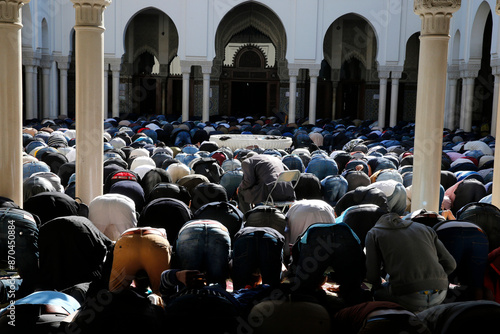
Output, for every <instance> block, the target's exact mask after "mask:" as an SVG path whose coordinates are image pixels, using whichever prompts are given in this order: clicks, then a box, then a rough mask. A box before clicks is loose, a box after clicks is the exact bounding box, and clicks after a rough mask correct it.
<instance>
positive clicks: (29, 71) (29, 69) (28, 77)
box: [24, 65, 35, 119]
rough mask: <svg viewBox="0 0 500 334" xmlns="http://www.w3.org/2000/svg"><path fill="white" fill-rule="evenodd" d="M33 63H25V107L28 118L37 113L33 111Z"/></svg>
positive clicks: (33, 116)
mask: <svg viewBox="0 0 500 334" xmlns="http://www.w3.org/2000/svg"><path fill="white" fill-rule="evenodd" d="M33 71H34V66H33V65H24V92H25V94H26V96H25V101H26V104H25V109H26V115H25V117H26V119H33V118H35V114H34V113H33V103H34V98H33V79H34V78H33Z"/></svg>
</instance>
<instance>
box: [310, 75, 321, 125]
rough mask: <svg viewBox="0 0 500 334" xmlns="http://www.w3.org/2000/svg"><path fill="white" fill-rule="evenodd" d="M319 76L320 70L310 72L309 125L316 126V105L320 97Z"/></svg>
mask: <svg viewBox="0 0 500 334" xmlns="http://www.w3.org/2000/svg"><path fill="white" fill-rule="evenodd" d="M318 76H319V70H312V69H310V70H309V77H310V80H311V82H310V88H309V124H316V105H317V101H316V100H317V96H318Z"/></svg>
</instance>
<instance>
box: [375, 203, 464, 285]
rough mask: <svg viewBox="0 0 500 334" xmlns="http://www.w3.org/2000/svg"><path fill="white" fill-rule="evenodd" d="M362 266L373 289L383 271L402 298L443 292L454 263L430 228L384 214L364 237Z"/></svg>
mask: <svg viewBox="0 0 500 334" xmlns="http://www.w3.org/2000/svg"><path fill="white" fill-rule="evenodd" d="M366 267H367V268H366V269H367V279H368V281H369V282H371V283H372V284H373V285H374V288H375V289H376V288H377V287H379V286H380V284H381V274H382V273H381V270H380V269H381V268H383V269H384V271H385V272H386V273H387V274H389V275H390V279H389V281H390V284H391V288H392V292H393V293H394V294H395V295H405V294H409V293H413V292H418V291H422V290H445V289H447V288H448V284H449V282H448V275H449V274H450V273H451V272H452V271H453V270H455V267H456V262H455V259H454V258H453V257H452V256H451V254H450V253H449V252H448V250H447V249H446V248H445V247H444V245H443V243H442V242H441V241H440V240H439V239H438V237H437V234H436V232H435V231H434V230H433V229H432V228H431V227H428V226H425V225H423V224H420V223H416V222H413V221H411V220H403V219H401V218H400V217H399V215H397V214H395V213H388V214H385V215H383V216H382V217H380V219H379V220H378V221H377V223H376V224H375V226H374V227H373V228H372V229H371V230H370V231H369V232H368V234H367V235H366Z"/></svg>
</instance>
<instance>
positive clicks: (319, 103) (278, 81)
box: [0, 0, 500, 202]
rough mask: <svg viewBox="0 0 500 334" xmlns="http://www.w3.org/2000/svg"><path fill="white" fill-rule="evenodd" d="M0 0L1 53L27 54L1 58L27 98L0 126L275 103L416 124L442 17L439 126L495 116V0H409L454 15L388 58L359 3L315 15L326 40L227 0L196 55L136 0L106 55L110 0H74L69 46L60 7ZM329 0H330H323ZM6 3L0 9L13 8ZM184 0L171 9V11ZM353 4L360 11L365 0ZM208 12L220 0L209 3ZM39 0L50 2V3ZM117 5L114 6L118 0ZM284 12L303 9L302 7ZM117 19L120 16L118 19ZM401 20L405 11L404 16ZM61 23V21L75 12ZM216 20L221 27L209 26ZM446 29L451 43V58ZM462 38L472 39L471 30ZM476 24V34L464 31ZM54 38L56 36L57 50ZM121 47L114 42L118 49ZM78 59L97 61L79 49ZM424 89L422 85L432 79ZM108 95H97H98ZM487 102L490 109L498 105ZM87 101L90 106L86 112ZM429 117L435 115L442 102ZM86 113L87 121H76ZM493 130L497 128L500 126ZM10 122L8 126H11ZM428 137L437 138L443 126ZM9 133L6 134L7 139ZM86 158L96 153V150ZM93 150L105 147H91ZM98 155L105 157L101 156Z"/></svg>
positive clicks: (403, 41)
mask: <svg viewBox="0 0 500 334" xmlns="http://www.w3.org/2000/svg"><path fill="white" fill-rule="evenodd" d="M0 2H2V3H5V4H6V5H7V4H8V5H9V6H8V9H9V13H8V14H9V15H7V13H6V12H5V13H3V14H2V12H0V14H2V20H3V21H2V23H3V26H2V27H3V29H5V30H6V32H5V34H3V38H4V39H6V38H7V37H6V36H11V39H12V40H8V41H7V40H6V41H4V42H5V43H4V44H2V45H12V46H16V48H15V49H14V48H12V49H10V48H9V49H6V50H3V51H2V53H1V54H2V57H3V58H2V59H14V60H16V59H19V60H21V59H22V63H21V61H20V62H19V63H16V66H12V67H11V68H6V70H5V73H3V74H2V75H4V76H5V77H8V78H9V83H11V82H12V81H13V80H15V79H11V78H12V77H16V73H17V72H16V73H14V72H15V71H18V70H19V73H21V75H20V78H18V79H19V81H20V82H19V83H17V82H12V85H9V87H7V88H6V86H7V85H2V86H3V87H4V88H3V89H4V90H5V91H2V95H4V96H11V95H12V96H20V97H21V99H20V101H17V100H16V101H13V100H12V99H4V100H5V101H3V102H2V103H7V104H8V105H5V106H2V113H4V111H5V113H7V114H8V115H7V116H4V117H5V119H4V120H5V122H4V123H9V125H10V126H11V127H15V126H16V124H17V123H16V122H18V123H19V120H16V122H13V121H12V120H11V119H10V118H8V116H9V115H10V113H11V112H14V111H16V110H20V111H19V115H22V112H24V115H25V119H31V118H41V119H43V118H53V117H57V116H58V115H68V116H70V117H72V116H75V115H76V118H77V124H82V125H81V126H82V128H84V129H88V127H90V125H91V124H94V123H93V122H91V121H95V120H96V119H99V118H100V117H98V116H99V115H98V114H95V115H94V114H91V112H90V111H91V110H93V109H95V110H96V113H97V112H98V111H99V112H100V111H101V110H104V111H105V115H106V116H118V115H120V114H128V113H138V114H149V113H161V114H165V115H167V116H168V117H169V118H170V119H177V118H178V117H179V116H181V118H182V120H186V119H188V118H189V117H190V116H194V117H198V118H201V119H203V120H206V119H208V118H209V116H211V115H224V114H226V115H239V114H243V113H252V114H255V115H271V114H273V113H275V112H280V113H283V114H285V115H288V116H289V119H288V121H289V122H294V121H295V119H296V118H307V117H309V122H311V123H314V122H315V121H316V120H317V119H318V118H339V117H351V118H364V119H374V120H375V119H376V120H378V123H379V126H381V127H384V126H387V125H389V126H394V125H396V124H397V122H398V121H400V120H408V121H413V119H416V121H417V123H418V120H419V103H420V106H421V108H423V107H422V104H423V103H427V100H428V99H427V100H423V99H420V100H419V96H420V97H421V96H422V94H418V92H417V87H419V88H421V87H422V85H423V83H422V79H427V78H426V77H422V73H424V72H425V70H429V69H430V68H432V66H433V65H434V64H431V63H432V61H430V60H427V59H424V60H423V58H422V55H423V54H424V55H426V56H427V54H425V52H424V51H423V50H427V49H426V47H429V44H427V45H424V40H425V41H426V42H428V39H427V37H428V35H429V30H432V29H440V28H443V30H442V31H441V30H440V31H439V32H438V35H439V36H440V38H441V37H442V41H441V40H440V42H442V43H441V44H439V50H441V51H442V54H439V57H438V56H436V58H437V59H439V60H440V61H443V59H444V61H443V62H442V63H441V68H439V69H438V70H437V71H436V75H437V76H440V75H441V74H442V71H444V77H445V78H444V81H443V82H441V81H439V82H437V81H436V82H435V83H434V82H430V83H428V84H429V85H431V84H432V85H434V84H436V85H437V84H439V85H440V86H438V87H437V88H436V90H435V91H431V92H430V93H432V94H442V95H439V96H436V97H435V98H436V100H435V101H434V102H435V103H434V104H435V107H436V108H437V107H439V108H440V109H439V110H441V107H442V109H445V110H446V119H444V122H445V126H447V127H450V128H457V127H461V128H463V129H464V130H465V131H470V130H471V129H472V126H478V125H481V123H482V122H483V121H484V120H488V121H489V119H491V121H492V123H494V124H496V119H495V118H496V110H497V102H496V101H498V100H499V98H498V92H497V90H498V89H497V88H498V87H500V86H498V82H500V70H498V69H499V68H500V66H499V65H500V62H499V61H498V58H497V57H496V53H494V52H492V51H491V50H490V49H492V48H493V47H497V45H496V44H497V41H492V36H497V33H498V32H497V31H495V30H494V28H495V29H498V24H497V21H498V20H497V19H498V18H496V17H495V19H493V18H492V16H493V15H492V9H491V8H496V9H497V11H498V9H499V7H498V6H499V5H498V4H497V7H494V5H492V4H491V3H490V2H492V0H491V1H482V2H481V4H480V5H479V7H477V6H474V9H473V10H474V11H475V12H474V13H472V12H470V13H469V12H467V15H469V16H470V17H471V19H472V20H470V21H471V22H472V26H469V24H468V23H467V25H460V24H458V23H456V24H453V25H450V20H451V17H452V16H453V14H454V13H455V12H456V11H457V10H458V9H459V8H460V1H458V0H457V1H448V2H437V1H433V2H430V3H431V5H429V6H428V5H425V6H424V5H422V3H423V2H422V1H417V0H415V2H414V5H415V7H414V8H413V7H412V8H411V9H409V6H407V5H404V10H405V12H404V13H403V12H402V11H401V12H400V15H401V17H403V16H404V15H407V14H408V11H414V12H415V13H416V14H418V15H420V19H421V20H423V21H424V23H426V22H427V21H429V20H440V19H442V20H446V22H445V23H446V24H444V25H438V26H432V25H427V24H423V25H422V26H421V27H422V31H421V33H420V36H419V35H418V34H413V35H412V34H409V35H408V36H407V35H405V34H400V35H398V36H399V39H400V41H399V53H400V57H399V58H390V59H389V58H388V57H386V56H380V54H381V53H388V52H389V51H390V50H389V49H388V45H395V43H393V41H391V42H390V43H389V42H388V41H387V38H388V36H389V33H390V31H388V29H387V27H388V25H385V26H384V27H380V24H377V22H375V21H376V20H374V18H373V17H367V16H366V15H364V16H363V15H361V14H359V15H358V14H356V11H353V12H349V11H347V12H346V13H344V14H342V15H340V16H335V15H334V13H333V12H332V9H331V8H330V7H328V10H329V11H330V12H329V14H330V15H319V14H318V15H319V16H318V18H319V17H320V16H321V19H322V20H326V21H327V22H322V25H323V26H324V27H326V26H328V23H329V22H330V21H331V24H330V25H329V28H328V29H327V31H326V32H325V33H324V35H323V36H321V37H319V35H320V34H321V35H322V34H323V32H322V31H323V26H322V27H321V29H320V24H318V25H317V27H316V29H309V31H307V33H306V34H304V35H300V33H297V31H299V30H300V26H299V25H297V26H295V27H294V28H293V29H295V31H292V30H293V29H291V28H292V27H291V26H293V23H291V22H290V20H289V19H290V18H288V17H287V18H285V17H284V15H288V14H285V12H284V11H283V9H282V8H281V7H280V6H279V5H275V7H276V8H278V7H279V8H281V9H280V10H281V12H279V13H280V15H278V14H277V13H278V12H275V11H274V10H273V9H271V8H272V7H273V6H274V4H273V6H271V4H269V5H267V4H266V1H261V2H259V3H256V2H248V1H242V2H239V1H236V2H235V4H236V3H238V4H237V5H235V6H234V7H232V8H229V9H228V8H227V7H231V5H227V6H226V9H228V10H225V9H224V10H223V13H224V15H221V16H220V17H221V18H222V19H221V20H220V21H217V20H219V19H220V17H219V16H217V20H216V21H214V22H219V23H216V27H213V29H212V30H209V31H208V32H209V34H208V41H209V43H210V46H209V47H208V48H207V49H208V52H205V56H204V53H203V52H200V53H198V54H197V53H196V52H194V53H192V56H191V54H189V55H187V54H186V53H185V51H186V50H185V45H184V44H183V43H186V41H185V40H181V39H180V37H179V36H183V37H182V38H186V36H188V35H189V34H186V32H185V30H186V27H185V26H182V25H181V21H180V20H181V17H182V15H179V14H178V13H176V12H175V11H172V13H171V16H170V15H168V14H167V13H166V12H164V11H161V10H159V9H157V8H153V7H150V8H146V9H141V8H140V6H134V7H133V8H137V9H138V10H137V12H136V13H135V14H133V13H128V14H127V15H129V16H127V17H131V18H130V19H129V20H128V22H127V23H126V25H125V26H124V27H123V26H121V25H120V24H121V23H120V24H117V25H115V27H114V28H116V27H119V29H116V30H117V31H116V32H115V36H118V35H119V34H122V36H123V45H124V48H123V49H122V48H121V47H118V48H114V50H115V53H114V54H113V53H111V54H108V53H105V51H104V48H103V44H104V43H103V35H104V28H105V24H104V21H103V13H104V12H105V9H106V7H108V6H111V3H112V1H111V0H93V2H92V3H93V5H89V3H88V2H85V1H81V0H71V3H73V5H74V10H75V12H76V14H77V15H76V16H75V17H76V24H75V26H74V34H73V37H72V38H73V43H72V44H73V46H72V47H71V48H70V50H69V51H68V50H67V49H66V47H62V48H61V47H60V46H59V44H60V42H58V43H59V44H56V43H55V42H54V41H53V39H54V38H55V37H54V36H56V35H57V36H59V34H58V33H54V30H57V29H54V24H53V22H54V21H57V20H58V19H55V18H54V16H53V15H52V16H50V15H46V17H45V18H43V19H42V20H41V21H38V19H39V18H38V15H39V14H40V13H41V12H36V11H35V12H33V13H32V12H30V8H32V6H31V4H30V5H26V4H28V3H29V2H30V1H29V0H8V1H6V0H0ZM36 3H37V4H36V5H34V7H33V8H39V7H42V6H44V5H43V2H36ZM199 3H200V4H202V3H203V4H205V5H206V6H207V8H208V7H210V6H211V5H210V4H209V3H210V2H207V3H204V2H203V1H200V2H199ZM469 3H470V4H471V3H472V2H469ZM22 4H25V7H26V8H27V10H26V11H22V16H21V15H20V14H21V10H20V7H21V5H22ZM297 4H298V6H299V5H300V6H302V7H300V8H302V9H304V10H305V9H307V8H309V7H307V8H306V6H305V3H304V2H303V1H299V2H297ZM321 4H322V6H324V7H325V8H327V5H328V3H327V2H324V3H323V2H321ZM59 6H60V7H65V9H64V10H66V13H67V10H68V6H67V4H63V5H59ZM186 6H188V5H186ZM56 7H57V5H56ZM2 8H3V10H5V8H7V7H5V6H4V7H2ZM120 8H122V7H120ZM179 8H180V7H176V10H179ZM297 8H299V7H297ZM353 8H354V7H353ZM356 8H357V9H358V10H359V11H362V9H361V8H358V7H356ZM377 8H378V7H377ZM123 9H124V7H123V8H122V10H123ZM210 9H211V10H216V11H217V10H218V9H217V8H215V7H214V8H212V7H210ZM45 10H46V11H48V12H49V13H50V9H49V8H46V9H45ZM436 10H444V11H445V12H446V13H448V14H449V15H448V16H446V17H444V18H437V17H436V16H435V14H436ZM467 10H468V9H467ZM318 11H319V8H318ZM318 11H316V12H318ZM313 12H314V11H313ZM462 12H463V10H462ZM82 13H84V14H85V13H86V15H82ZM364 13H365V14H366V11H364ZM423 13H425V14H430V15H429V16H426V15H424V14H423ZM10 14H14V15H10ZM114 14H115V15H120V14H119V13H118V12H117V11H116V12H115V13H114ZM130 14H132V15H131V16H130ZM412 14H413V13H412ZM41 16H43V13H42V14H41ZM281 17H283V21H282V18H281ZM290 17H294V18H295V19H297V17H298V16H297V15H295V16H294V15H291V16H290ZM25 19H26V22H28V24H27V26H31V27H30V28H27V29H26V34H24V32H23V35H21V30H22V29H21V27H22V25H21V22H22V21H23V20H25ZM114 19H115V20H116V19H117V18H116V16H115V17H114ZM405 19H408V20H410V19H409V18H408V16H406V17H405ZM174 20H175V21H174ZM87 21H88V22H87ZM58 22H59V21H58ZM455 22H458V21H455ZM59 23H60V24H61V25H62V26H64V27H66V26H67V23H62V22H59ZM378 23H379V22H378ZM403 24H404V23H402V24H401V26H403ZM412 24H413V23H412ZM65 25H66V26H65ZM451 26H453V30H452V31H450V27H451ZM285 27H286V29H285ZM407 27H408V26H407ZM469 28H471V29H469ZM30 29H31V30H30ZM122 29H123V31H121V30H122ZM384 29H385V30H384ZM34 30H36V32H35V31H34ZM445 30H446V31H445ZM465 30H467V31H465ZM23 31H24V30H23ZM179 31H181V32H182V34H180V33H179ZM214 31H215V34H214V35H213V36H211V34H212V33H213V32H214ZM408 31H410V32H415V31H416V29H414V28H410V29H409V30H408ZM12 32H15V34H12ZM309 33H310V34H309ZM384 33H385V35H384ZM287 34H292V35H293V36H287ZM30 35H31V36H30ZM449 35H451V39H450V40H451V41H452V43H451V45H452V47H451V48H450V51H449V53H450V56H449V57H448V40H449ZM464 35H467V38H465V39H464ZM469 35H471V36H472V37H471V38H469V37H468V36H469ZM0 36H1V35H0ZM12 36H17V37H18V38H12ZM67 36H70V34H69V33H68V35H67ZM303 36H315V37H316V41H315V43H309V44H308V43H304V44H303V45H314V44H319V43H317V41H319V40H320V38H322V42H323V50H322V51H323V54H322V56H321V55H320V54H321V50H315V51H316V56H311V54H312V53H307V52H301V50H298V49H297V47H296V45H295V44H297V41H299V40H300V39H301V38H302V37H303ZM59 37H60V36H59ZM479 37H480V38H479ZM61 38H62V39H64V38H66V37H61ZM212 38H213V39H212ZM69 39H70V40H71V38H69ZM463 40H465V41H466V43H470V50H468V49H467V50H466V51H465V53H466V57H465V58H464V50H465V49H466V48H469V45H467V46H466V47H463V46H461V43H462V41H463ZM445 42H446V44H445ZM16 43H18V44H16ZM436 43H437V42H436ZM35 44H36V45H35ZM54 45H58V46H57V48H56V49H54ZM17 46H19V48H17ZM79 46H80V47H79ZM191 47H192V45H191ZM83 49H84V50H83ZM318 49H319V48H318ZM79 50H80V51H79ZM116 50H120V53H119V54H118V52H117V51H116ZM416 50H419V52H420V55H418V56H417V52H415V51H416ZM54 51H57V52H56V53H54ZM121 51H124V52H123V53H122V52H121ZM191 51H193V50H191ZM195 51H196V50H195ZM405 51H406V52H405ZM434 51H436V50H433V52H434ZM441 51H440V52H441ZM68 54H69V55H68ZM436 54H437V53H436ZM318 55H319V56H318ZM493 55H495V56H493ZM84 56H89V57H95V58H92V59H91V58H89V59H85V58H82V57H84ZM302 56H304V57H302ZM79 57H80V58H79ZM445 58H446V59H445ZM321 59H323V61H321ZM464 59H465V61H464ZM101 60H102V65H103V66H101ZM292 60H293V62H292ZM381 60H382V62H380V61H381ZM92 61H94V63H95V65H96V66H95V67H94V68H92V66H90V65H91V63H92ZM493 61H495V63H494V62H493ZM5 63H10V62H7V61H5ZM422 64H425V65H426V68H425V69H423V68H421V65H422ZM447 66H448V68H447ZM86 71H87V72H88V73H87V72H86ZM97 71H98V72H99V73H98V72H97ZM78 73H80V79H78ZM103 74H104V80H102V81H103V82H102V83H101V80H99V79H102V78H103ZM433 74H434V73H433ZM82 76H83V77H85V78H86V79H87V80H94V81H96V85H95V86H94V87H88V85H87V86H85V85H83V84H82V83H83V81H82V79H81V77H82ZM493 76H494V78H495V80H493ZM16 78H17V77H16ZM417 78H418V81H417ZM439 78H440V79H442V78H441V77H439ZM16 80H17V79H16ZM77 80H78V82H77ZM425 81H427V80H425ZM87 82H89V81H87ZM441 83H442V85H441ZM493 85H495V86H494V87H495V88H494V87H493ZM55 87H57V89H55ZM423 87H425V86H423ZM425 89H426V90H428V87H426V88H425ZM18 90H19V91H18ZM91 91H92V92H93V93H94V95H93V96H92V94H90V92H91ZM447 91H449V93H447ZM103 92H104V93H103ZM427 93H429V92H427ZM101 95H103V99H102V100H101V99H100V98H99V96H101ZM445 97H446V100H445V101H444V99H445ZM22 99H24V103H22V102H23V100H22ZM442 100H443V101H442ZM73 101H74V103H73ZM419 101H420V102H419ZM250 102H251V103H250ZM438 102H439V103H438ZM441 102H443V105H442V106H441V104H440V103H441ZM4 109H5V110H4ZM427 109H429V107H427ZM492 109H495V110H494V112H492ZM12 110H13V111H12ZM79 110H85V113H89V114H90V115H87V114H85V113H84V112H82V111H80V112H79ZM426 112H428V111H426ZM435 114H439V115H441V112H436V113H435ZM79 115H80V117H83V118H82V119H78V116H79ZM439 115H438V116H439ZM427 116H429V115H427ZM92 118H93V119H92ZM430 119H431V118H429V120H430ZM494 119H495V120H494ZM429 120H426V121H429ZM493 120H494V121H493ZM11 121H12V122H11ZM440 123H441V119H435V124H440ZM491 128H492V129H491V131H492V133H493V132H494V126H492V127H491ZM77 130H78V129H77ZM96 131H97V130H96ZM6 132H9V131H8V129H6ZM77 132H78V131H77ZM95 137H96V138H97V137H99V136H95ZM432 138H433V139H432V140H434V139H436V140H437V141H436V142H439V139H438V138H437V136H436V137H435V138H434V136H433V137H432ZM5 139H6V141H7V142H8V141H9V137H8V136H6V137H5ZM16 145H17V144H16ZM416 151H417V147H416ZM17 158H18V157H17V155H16V156H12V157H8V159H6V161H17V160H18V159H17ZM92 159H93V157H92V158H91V159H90V160H92ZM96 159H102V157H97V156H96ZM9 164H10V163H9ZM97 165H99V164H98V163H96V166H97ZM10 167H11V166H10V165H9V166H7V165H6V166H4V168H3V167H2V166H1V165H0V171H3V170H4V169H5V170H6V171H9V169H10ZM429 169H433V168H431V167H429ZM16 173H19V170H16ZM12 178H13V179H16V178H17V177H12ZM77 178H79V179H80V180H82V179H88V178H91V176H89V177H88V178H87V177H85V176H82V175H77ZM94 178H95V177H94ZM95 188H96V189H97V188H98V187H95ZM10 190H11V189H9V190H8V191H3V189H0V192H1V193H6V194H8V193H10V192H11V191H10ZM90 193H92V192H90ZM422 193H423V194H425V193H427V191H422ZM90 195H95V194H89V196H90ZM16 199H17V198H16ZM417 202H418V201H417Z"/></svg>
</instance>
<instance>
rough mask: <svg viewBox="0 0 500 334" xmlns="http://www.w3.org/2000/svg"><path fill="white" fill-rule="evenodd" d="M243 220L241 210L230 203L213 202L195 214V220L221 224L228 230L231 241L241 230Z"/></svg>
mask: <svg viewBox="0 0 500 334" xmlns="http://www.w3.org/2000/svg"><path fill="white" fill-rule="evenodd" d="M243 218H244V216H243V213H242V212H241V211H240V209H238V208H237V207H236V206H235V205H233V204H231V203H229V202H211V203H208V204H205V205H203V206H202V207H201V208H199V209H198V210H196V212H195V213H194V219H213V220H217V221H218V222H220V223H221V224H222V225H224V226H225V227H226V228H227V229H228V231H229V235H230V236H231V240H232V239H233V237H234V235H235V234H236V233H237V232H238V231H239V230H240V229H241V227H242V225H243Z"/></svg>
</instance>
